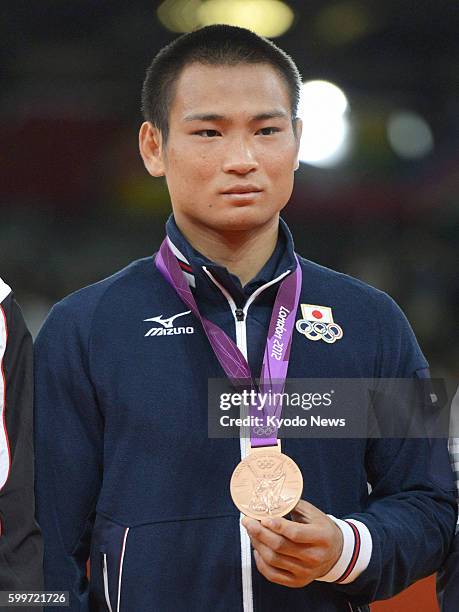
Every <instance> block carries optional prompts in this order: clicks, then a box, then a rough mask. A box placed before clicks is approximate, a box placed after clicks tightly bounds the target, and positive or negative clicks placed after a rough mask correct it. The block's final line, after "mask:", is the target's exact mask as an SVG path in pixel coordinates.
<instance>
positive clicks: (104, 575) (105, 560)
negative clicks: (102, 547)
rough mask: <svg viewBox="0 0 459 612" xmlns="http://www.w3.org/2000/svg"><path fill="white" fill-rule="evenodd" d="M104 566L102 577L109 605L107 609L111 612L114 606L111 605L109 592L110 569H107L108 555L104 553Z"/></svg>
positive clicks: (106, 600)
mask: <svg viewBox="0 0 459 612" xmlns="http://www.w3.org/2000/svg"><path fill="white" fill-rule="evenodd" d="M103 560H104V562H103V565H102V575H103V577H104V594H105V602H106V604H107V608H108V609H109V612H113V611H112V604H111V603H110V591H109V590H108V568H107V553H103Z"/></svg>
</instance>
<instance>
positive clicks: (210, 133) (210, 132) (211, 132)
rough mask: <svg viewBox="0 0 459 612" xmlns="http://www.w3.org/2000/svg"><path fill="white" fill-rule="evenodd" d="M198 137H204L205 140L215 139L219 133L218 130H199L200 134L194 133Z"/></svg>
mask: <svg viewBox="0 0 459 612" xmlns="http://www.w3.org/2000/svg"><path fill="white" fill-rule="evenodd" d="M193 134H196V135H197V136H202V137H203V138H213V137H214V136H218V135H219V132H217V130H199V131H198V132H193Z"/></svg>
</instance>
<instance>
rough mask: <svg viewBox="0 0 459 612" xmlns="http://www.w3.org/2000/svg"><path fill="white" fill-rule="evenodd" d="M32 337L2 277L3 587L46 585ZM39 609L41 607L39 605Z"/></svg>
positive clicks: (0, 513)
mask: <svg viewBox="0 0 459 612" xmlns="http://www.w3.org/2000/svg"><path fill="white" fill-rule="evenodd" d="M32 357H33V355H32V338H31V336H30V333H29V331H28V329H27V327H26V325H25V322H24V319H23V317H22V314H21V311H20V309H19V306H18V304H17V303H16V301H15V299H14V297H13V294H12V292H11V290H10V289H9V287H7V286H6V285H5V283H3V281H1V279H0V365H1V372H0V412H1V415H0V421H1V424H0V590H2V591H12V590H40V589H42V588H43V567H42V566H43V547H42V539H41V535H40V530H39V528H38V525H37V523H36V522H35V500H34V456H33V430H32V427H33V364H32ZM35 609H36V608H35Z"/></svg>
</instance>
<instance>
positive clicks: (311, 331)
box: [296, 319, 343, 344]
mask: <svg viewBox="0 0 459 612" xmlns="http://www.w3.org/2000/svg"><path fill="white" fill-rule="evenodd" d="M296 329H297V331H299V332H300V334H303V336H306V338H308V339H309V340H313V341H314V342H316V341H317V340H324V341H325V342H327V343H328V344H333V343H334V342H336V341H337V340H340V339H341V338H342V337H343V330H342V328H341V327H340V326H339V325H338V324H337V323H322V322H321V321H308V320H306V319H299V320H298V321H297V322H296Z"/></svg>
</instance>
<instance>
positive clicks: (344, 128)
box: [0, 0, 459, 612]
mask: <svg viewBox="0 0 459 612" xmlns="http://www.w3.org/2000/svg"><path fill="white" fill-rule="evenodd" d="M1 12H2V19H1V21H0V71H1V77H2V88H1V92H0V118H1V121H0V151H1V160H2V163H1V165H0V215H1V216H0V274H1V276H2V277H3V279H4V280H5V281H6V282H7V283H9V284H10V285H11V286H12V287H13V288H14V290H15V293H16V296H17V298H18V300H19V302H20V304H21V305H22V308H23V310H24V314H25V317H26V320H27V322H28V324H29V326H30V328H31V331H32V332H33V334H34V335H35V334H36V333H37V331H38V329H39V327H40V325H41V323H42V322H43V319H44V317H45V316H46V314H47V312H48V310H49V308H50V306H51V305H52V304H53V303H54V302H56V301H57V300H59V299H61V298H62V297H64V296H65V295H67V294H68V293H70V292H72V291H74V290H76V289H78V288H80V287H81V286H83V285H86V284H89V283H92V282H94V281H97V280H99V279H101V278H103V277H104V276H107V275H109V274H111V273H112V272H114V271H115V270H117V269H119V268H121V267H123V266H124V265H126V264H128V263H129V262H130V261H131V260H133V259H136V258H139V257H144V256H147V255H149V254H151V253H153V252H154V251H155V250H156V249H157V247H158V246H159V244H160V241H161V240H162V237H163V233H164V222H165V220H166V218H167V216H168V214H169V212H170V204H169V200H168V194H167V190H166V186H165V183H164V181H162V180H161V179H152V178H151V177H150V176H149V175H148V174H147V173H146V171H145V170H144V168H143V165H142V163H141V160H140V157H139V155H138V151H137V132H138V127H139V125H140V122H141V115H140V89H141V84H142V80H143V77H144V73H145V69H146V67H147V65H148V64H149V63H150V61H151V59H152V57H153V55H154V54H155V53H156V52H157V51H158V50H159V49H160V48H161V47H162V46H163V45H165V44H167V43H168V42H169V41H171V40H172V39H173V38H174V37H175V36H176V35H177V34H178V33H181V32H186V31H190V30H193V29H195V28H196V27H200V26H202V25H206V24H209V23H232V24H235V25H241V26H245V27H249V28H251V29H253V30H255V31H256V32H258V33H259V34H262V35H264V36H267V37H269V38H271V39H272V40H274V41H275V42H276V43H277V44H278V45H279V46H281V47H282V48H283V49H284V50H285V51H287V52H288V53H289V54H291V55H292V57H293V58H294V60H295V61H296V63H297V65H298V67H299V69H300V72H301V73H302V76H303V80H304V88H303V96H302V103H301V108H300V114H301V116H302V118H303V121H304V123H305V128H304V134H303V139H302V145H301V158H302V163H301V166H300V169H299V170H298V171H297V173H296V185H295V190H294V193H293V196H292V199H291V202H290V204H289V205H288V207H287V208H286V209H285V212H284V218H285V219H286V220H287V222H288V223H289V224H290V226H291V228H292V231H293V234H294V238H295V242H296V247H297V250H298V251H299V252H300V253H301V254H303V255H304V256H305V257H307V258H309V259H312V260H314V261H317V262H319V263H321V264H323V265H326V266H329V267H331V268H334V269H337V270H340V271H342V272H346V273H348V274H351V275H353V276H356V277H358V278H360V279H362V280H364V281H366V282H368V283H370V284H372V285H374V286H376V287H378V288H380V289H383V290H385V291H387V292H388V293H389V294H390V295H392V296H393V297H394V298H395V299H396V300H397V301H398V303H399V304H400V305H401V307H402V308H403V310H404V311H405V312H406V314H407V316H408V318H409V320H410V322H411V324H412V326H413V328H414V330H415V333H416V335H417V337H418V339H419V342H420V344H421V347H422V349H423V351H424V353H425V355H426V356H427V358H428V360H429V362H430V364H431V369H432V372H433V374H434V375H435V376H438V377H452V378H457V375H458V370H459V368H458V363H459V348H458V347H459V345H458V343H457V341H456V334H455V332H456V330H457V317H456V312H457V308H456V305H457V302H458V298H459V283H458V275H457V272H456V270H457V265H456V264H457V260H458V257H457V254H458V250H457V244H458V219H459V163H458V162H459V152H458V151H459V149H458V144H459V103H458V91H459V87H458V85H459V79H458V75H459V36H458V32H459V10H458V4H457V2H456V1H455V0H416V1H413V0H403V1H402V2H400V0H309V1H307V2H306V1H303V2H302V1H299V0H285V1H282V2H281V1H279V0H165V1H164V2H154V1H153V0H136V2H125V1H121V0H111V1H110V2H107V0H98V1H97V2H96V1H94V0H78V1H76V0H67V1H66V2H62V1H59V0H41V2H26V1H24V0H14V2H13V1H9V0H3V2H2V9H1ZM413 592H414V595H413ZM408 594H409V596H406V594H405V595H404V596H402V598H401V599H400V598H397V599H396V600H393V601H392V602H388V603H386V604H376V605H375V606H374V610H378V611H379V610H383V609H384V610H392V611H398V610H400V611H402V610H403V612H406V611H408V610H411V609H416V611H417V612H422V611H424V610H426V611H427V610H435V609H436V606H435V602H434V597H433V589H432V579H430V580H427V581H424V583H421V585H420V586H419V585H418V586H417V587H415V589H414V591H412V590H410V591H408Z"/></svg>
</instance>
